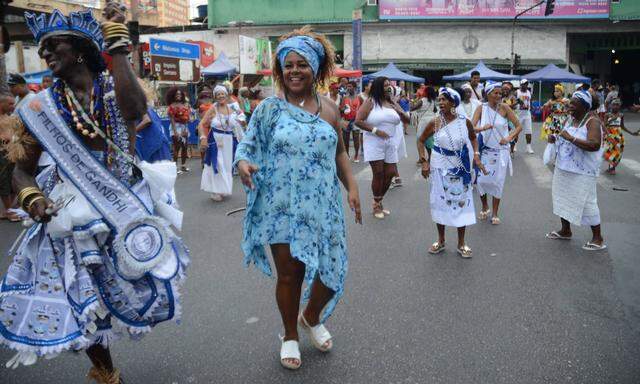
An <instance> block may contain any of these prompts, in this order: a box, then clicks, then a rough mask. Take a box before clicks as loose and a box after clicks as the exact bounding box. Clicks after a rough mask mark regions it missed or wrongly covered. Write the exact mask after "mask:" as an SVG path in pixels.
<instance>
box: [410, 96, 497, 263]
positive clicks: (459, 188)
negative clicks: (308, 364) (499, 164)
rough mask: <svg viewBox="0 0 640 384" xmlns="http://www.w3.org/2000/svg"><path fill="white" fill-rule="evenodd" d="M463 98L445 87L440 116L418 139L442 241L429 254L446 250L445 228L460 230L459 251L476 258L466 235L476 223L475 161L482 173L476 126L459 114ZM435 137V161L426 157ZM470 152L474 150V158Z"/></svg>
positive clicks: (424, 174) (439, 97) (433, 214)
mask: <svg viewBox="0 0 640 384" xmlns="http://www.w3.org/2000/svg"><path fill="white" fill-rule="evenodd" d="M459 104H460V95H459V94H458V92H456V91H454V90H453V89H451V88H441V89H440V92H439V94H438V105H439V107H440V114H439V115H438V116H436V117H435V118H433V119H432V120H431V121H430V122H429V124H427V126H426V128H425V130H424V132H423V133H422V134H421V135H420V137H419V138H418V144H419V145H418V154H419V156H420V162H421V163H422V176H423V177H424V178H428V177H429V175H430V174H433V177H432V178H431V193H430V198H429V203H430V206H431V218H432V219H433V221H435V222H436V226H437V227H438V241H436V242H435V243H433V244H432V245H431V248H429V253H432V254H436V253H440V252H442V251H444V242H445V226H447V225H448V226H451V227H456V228H458V246H457V251H458V253H459V254H460V256H462V257H463V258H470V257H471V256H472V251H471V248H469V247H468V246H467V245H466V243H465V241H464V235H465V230H466V227H467V226H468V225H472V224H475V223H476V214H475V209H474V207H473V185H472V184H471V172H472V166H471V158H473V162H474V163H475V164H476V166H477V167H479V168H480V170H481V171H482V172H486V171H485V169H484V167H483V165H482V163H481V162H480V153H479V152H478V142H477V140H476V134H475V132H474V130H473V125H471V122H470V121H469V120H468V119H467V118H465V117H464V116H460V115H459V114H458V113H456V107H457V106H458V105H459ZM431 136H433V137H434V145H433V152H432V154H431V161H429V160H427V159H426V157H425V152H426V148H425V142H426V141H427V139H428V138H430V137H431ZM470 149H473V156H471V151H470Z"/></svg>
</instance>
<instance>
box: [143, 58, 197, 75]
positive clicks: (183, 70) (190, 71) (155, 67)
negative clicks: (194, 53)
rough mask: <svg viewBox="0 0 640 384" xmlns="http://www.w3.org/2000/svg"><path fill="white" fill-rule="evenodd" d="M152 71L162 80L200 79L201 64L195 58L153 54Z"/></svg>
mask: <svg viewBox="0 0 640 384" xmlns="http://www.w3.org/2000/svg"><path fill="white" fill-rule="evenodd" d="M151 72H152V73H153V74H155V75H156V76H157V77H158V80H161V81H198V80H199V79H200V66H197V65H196V62H195V61H194V60H184V59H178V58H175V57H163V56H151Z"/></svg>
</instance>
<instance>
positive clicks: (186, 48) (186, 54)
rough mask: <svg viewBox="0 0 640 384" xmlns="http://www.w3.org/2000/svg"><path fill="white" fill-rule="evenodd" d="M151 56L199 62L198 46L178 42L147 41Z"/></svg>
mask: <svg viewBox="0 0 640 384" xmlns="http://www.w3.org/2000/svg"><path fill="white" fill-rule="evenodd" d="M149 48H150V52H151V56H162V57H175V58H177V59H188V60H200V46H199V45H198V44H192V43H182V42H179V41H170V40H160V39H149Z"/></svg>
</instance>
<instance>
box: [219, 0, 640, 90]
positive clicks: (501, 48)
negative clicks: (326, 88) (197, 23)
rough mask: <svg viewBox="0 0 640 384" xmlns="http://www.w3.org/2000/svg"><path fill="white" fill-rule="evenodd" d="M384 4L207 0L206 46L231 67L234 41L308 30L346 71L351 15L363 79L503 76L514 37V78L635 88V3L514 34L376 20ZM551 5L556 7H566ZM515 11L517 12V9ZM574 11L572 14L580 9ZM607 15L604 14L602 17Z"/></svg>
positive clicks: (503, 20)
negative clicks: (563, 78) (391, 73)
mask: <svg viewBox="0 0 640 384" xmlns="http://www.w3.org/2000/svg"><path fill="white" fill-rule="evenodd" d="M383 2H384V3H385V4H389V3H394V2H393V1H389V0H384V1H383V0H264V1H252V0H209V9H208V26H209V28H210V29H211V31H210V33H208V34H207V38H209V39H211V40H213V41H214V44H215V45H216V49H217V51H220V50H223V51H225V53H226V54H227V55H228V56H230V57H231V58H235V59H237V52H238V48H237V36H238V34H240V33H241V34H243V35H249V36H254V37H267V38H271V39H275V38H276V37H277V36H279V35H280V34H282V33H285V32H288V31H290V30H291V29H292V28H294V27H295V26H301V25H304V24H311V25H313V27H314V28H315V29H316V30H317V31H319V32H322V33H325V34H327V35H329V37H330V38H331V40H332V42H334V45H336V46H337V48H338V49H337V50H338V51H339V53H340V55H341V57H339V61H341V62H342V63H343V65H344V66H345V67H346V68H350V67H351V62H352V59H353V56H352V55H353V50H352V46H353V44H352V43H353V35H352V24H351V22H352V12H353V10H354V9H361V10H362V12H363V17H362V19H363V28H362V29H363V33H362V51H363V52H362V60H363V69H364V70H365V71H373V70H378V69H380V68H382V67H383V66H384V65H386V64H387V63H388V62H391V61H392V62H394V63H395V64H396V65H398V67H399V68H401V69H403V70H406V71H409V72H411V73H413V74H415V75H418V76H422V77H426V78H427V79H434V81H437V80H438V79H439V78H440V77H441V76H443V75H447V74H451V73H454V72H458V71H461V70H466V69H468V68H470V67H472V66H474V65H475V64H477V62H478V61H479V60H483V61H484V62H485V63H487V64H488V65H489V66H490V67H492V68H494V69H496V70H501V71H508V70H509V69H510V66H511V34H512V32H513V33H514V53H515V54H517V55H519V56H520V58H521V60H520V66H519V67H518V68H517V70H516V73H527V72H531V71H533V70H535V69H539V68H541V67H543V66H545V65H547V64H549V63H554V64H556V65H559V66H560V67H564V68H567V67H568V68H570V69H571V70H572V71H573V72H576V73H578V74H582V75H586V76H590V77H594V78H601V79H603V80H609V81H614V82H618V83H622V82H629V83H631V82H633V81H636V80H638V81H640V78H639V75H638V74H636V73H635V72H634V71H633V70H632V66H633V63H637V62H638V59H640V21H639V20H638V19H640V1H639V0H615V1H609V0H601V1H599V2H592V3H593V4H597V6H598V7H600V11H602V7H603V4H604V7H605V13H604V16H603V15H602V14H601V15H599V16H598V17H595V16H593V15H590V14H589V13H588V12H585V13H584V15H586V16H584V15H583V14H582V11H580V10H579V9H577V10H576V13H575V14H574V15H570V16H568V17H567V16H565V15H563V14H561V13H562V11H563V9H560V12H556V13H559V14H558V15H557V17H549V18H545V17H539V18H525V19H519V21H518V22H517V24H516V26H515V28H513V23H512V17H496V18H491V17H484V18H475V19H474V18H465V17H460V18H457V19H455V18H449V19H447V18H442V17H424V16H422V17H421V16H417V17H414V18H412V17H399V18H396V19H393V18H392V19H389V18H387V17H385V16H384V15H382V14H383V13H386V12H387V11H386V10H383V8H382V6H381V5H379V3H380V4H382V3H383ZM408 3H416V4H417V3H420V2H416V1H404V3H403V4H408ZM423 3H424V4H435V3H429V2H423ZM443 3H445V4H450V3H447V2H443ZM471 3H473V2H471ZM507 3H509V1H507ZM531 3H532V4H533V3H535V2H531ZM556 3H557V4H556V7H558V6H559V4H560V5H562V4H564V5H563V6H566V4H567V3H568V2H566V1H565V2H564V3H562V2H556ZM514 4H519V5H522V2H517V3H514ZM527 4H528V3H527ZM574 4H576V7H578V6H579V5H580V4H584V2H579V1H576V2H574ZM588 7H589V6H587V8H588ZM607 7H610V8H609V9H608V13H607ZM516 10H518V6H516ZM556 11H558V9H557V10H556ZM539 12H540V11H539ZM408 13H410V12H408ZM540 16H542V15H540ZM627 66H629V67H627Z"/></svg>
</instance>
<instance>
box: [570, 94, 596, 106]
mask: <svg viewBox="0 0 640 384" xmlns="http://www.w3.org/2000/svg"><path fill="white" fill-rule="evenodd" d="M572 97H575V98H576V99H578V100H580V101H581V102H582V103H584V104H585V105H586V106H587V109H591V106H592V105H593V98H592V97H591V94H590V93H589V91H584V90H580V91H575V92H574V93H573V96H572Z"/></svg>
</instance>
